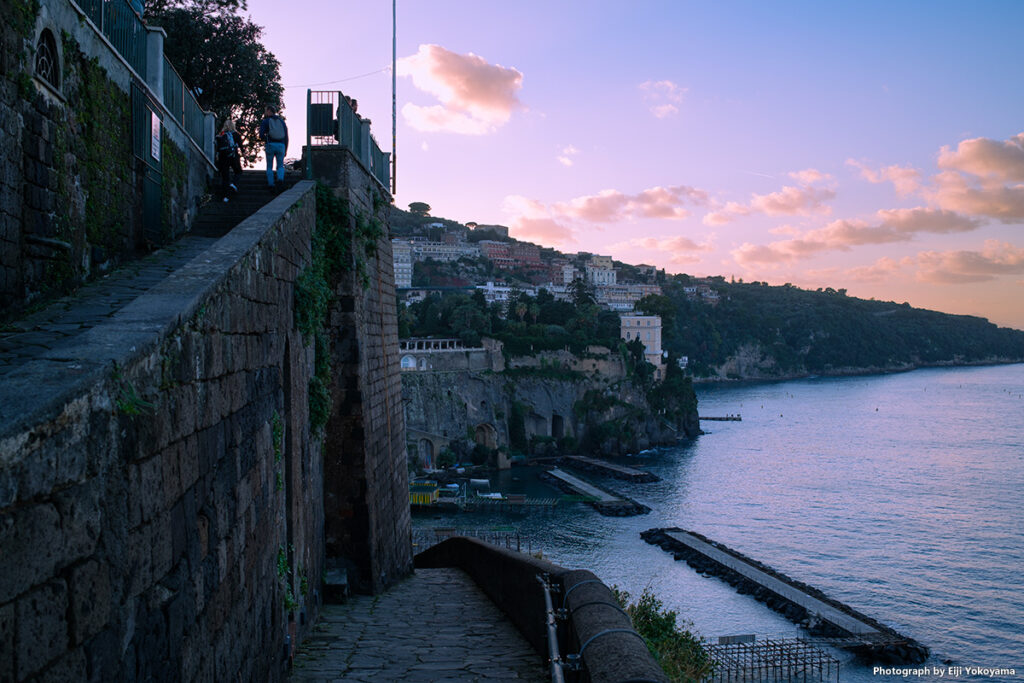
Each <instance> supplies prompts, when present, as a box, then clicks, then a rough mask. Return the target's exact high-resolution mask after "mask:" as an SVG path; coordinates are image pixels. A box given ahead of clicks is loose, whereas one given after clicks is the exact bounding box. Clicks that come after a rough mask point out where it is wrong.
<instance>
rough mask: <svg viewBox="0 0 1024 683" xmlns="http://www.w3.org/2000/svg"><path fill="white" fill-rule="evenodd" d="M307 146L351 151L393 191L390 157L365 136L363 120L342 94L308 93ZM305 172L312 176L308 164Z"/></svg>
mask: <svg viewBox="0 0 1024 683" xmlns="http://www.w3.org/2000/svg"><path fill="white" fill-rule="evenodd" d="M306 146H307V147H309V148H310V149H312V148H315V147H342V148H344V149H348V150H351V152H352V154H353V155H354V156H355V157H356V158H357V159H359V161H360V162H361V163H362V164H363V166H365V167H366V169H367V170H368V171H369V172H370V174H371V175H372V176H373V177H374V179H376V180H377V182H379V183H380V184H381V186H382V187H383V188H384V189H385V190H388V191H390V187H391V166H390V160H391V155H390V154H389V153H388V152H382V151H381V149H380V146H379V145H378V144H377V141H376V140H375V139H374V137H373V135H364V133H363V120H362V119H361V118H360V117H359V115H358V114H356V112H355V111H353V110H352V106H351V104H350V103H349V100H348V98H346V97H345V95H344V94H343V93H342V92H341V91H340V90H307V91H306ZM306 172H307V176H309V175H310V174H311V173H312V167H311V166H310V165H309V163H308V162H307V168H306Z"/></svg>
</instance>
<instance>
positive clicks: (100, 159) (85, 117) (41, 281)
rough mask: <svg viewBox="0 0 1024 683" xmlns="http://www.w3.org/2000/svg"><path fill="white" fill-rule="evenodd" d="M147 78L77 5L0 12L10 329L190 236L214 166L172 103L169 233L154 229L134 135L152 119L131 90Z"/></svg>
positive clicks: (165, 227) (1, 162)
mask: <svg viewBox="0 0 1024 683" xmlns="http://www.w3.org/2000/svg"><path fill="white" fill-rule="evenodd" d="M119 1H120V0H119ZM48 41H50V42H48ZM44 43H46V44H47V45H49V48H47V49H45V50H44V48H43V47H42V46H43V44H44ZM41 52H46V53H47V54H49V57H50V61H51V62H54V63H55V68H54V70H53V71H52V72H51V76H50V79H52V80H53V81H54V82H50V80H49V79H48V78H46V77H44V75H43V74H42V73H41V71H40V65H39V64H37V57H39V55H40V53H41ZM51 52H52V54H50V53H51ZM160 57H161V58H162V55H160ZM44 61H45V60H44ZM144 77H145V74H136V73H134V71H132V69H131V68H130V67H129V66H128V65H127V64H126V63H125V62H124V61H123V60H121V59H120V58H119V57H118V56H117V54H116V53H115V52H114V51H113V50H112V49H111V48H110V46H109V44H108V43H106V42H105V39H104V38H103V37H102V36H101V35H100V34H99V33H98V31H97V30H96V29H95V28H94V27H93V26H92V25H91V23H90V22H88V21H87V20H86V19H85V18H84V15H81V14H80V13H79V11H78V10H77V9H76V7H75V5H74V4H73V3H71V2H68V0H10V1H9V2H4V3H0V137H2V139H3V144H2V145H0V321H2V320H4V319H10V318H12V317H14V316H16V315H17V314H18V313H20V312H21V311H23V310H24V309H25V307H26V306H29V305H32V304H35V303H39V302H43V301H45V300H46V299H47V298H50V297H52V296H55V295H59V294H62V293H65V292H67V291H69V290H72V289H74V288H75V287H77V286H78V285H79V284H81V283H82V282H84V281H85V280H88V279H90V278H92V277H95V276H97V275H100V274H102V273H105V272H107V271H109V270H110V269H111V268H113V267H115V266H116V265H118V264H119V263H122V262H124V261H125V260H127V259H130V258H132V257H133V256H135V255H137V254H138V253H140V252H143V251H147V250H149V249H151V248H152V247H154V246H157V245H159V244H162V243H165V242H167V241H169V240H171V239H173V238H174V237H176V236H178V235H180V234H181V233H182V232H184V231H185V230H187V229H188V226H189V225H190V223H191V221H192V219H193V218H194V217H195V214H196V211H197V207H198V198H199V197H201V196H202V195H203V194H204V193H205V191H206V185H207V178H208V176H209V175H210V173H211V172H212V164H211V163H210V161H209V160H208V159H207V157H206V156H205V154H204V153H203V152H202V151H201V150H199V149H198V148H197V147H196V146H195V144H194V143H192V142H191V141H190V140H189V139H188V138H187V136H186V135H185V134H184V132H183V131H182V129H181V127H180V126H179V125H178V124H177V123H176V122H175V121H174V120H173V119H172V118H171V117H170V116H169V115H167V114H166V112H164V111H163V110H162V109H161V108H160V105H159V103H158V102H157V101H156V100H158V99H159V97H162V93H159V94H158V97H154V98H153V99H154V107H155V111H157V112H158V113H159V115H160V116H161V118H162V125H161V142H160V147H161V150H162V151H163V153H162V154H161V157H162V160H163V163H162V177H161V183H162V191H161V195H162V197H161V200H162V206H161V207H160V208H161V210H160V217H161V226H160V229H159V230H154V227H153V226H149V230H148V231H147V230H144V229H143V183H144V180H143V178H144V175H145V164H144V162H143V161H141V160H140V159H139V158H137V156H136V155H135V154H134V153H133V144H132V131H133V123H140V124H145V125H146V126H148V125H149V121H148V118H147V119H146V120H145V121H141V122H133V116H135V117H137V116H140V115H143V114H144V115H145V116H147V117H148V113H145V110H144V109H143V110H140V111H141V112H143V114H140V112H138V111H137V112H133V107H132V89H133V88H135V89H137V90H138V91H139V92H146V85H145V82H144V80H143V79H144ZM147 152H148V150H147Z"/></svg>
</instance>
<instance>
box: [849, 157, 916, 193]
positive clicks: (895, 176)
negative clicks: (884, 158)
mask: <svg viewBox="0 0 1024 683" xmlns="http://www.w3.org/2000/svg"><path fill="white" fill-rule="evenodd" d="M846 163H847V164H849V165H850V166H854V167H855V168H858V169H860V175H861V177H862V178H864V179H865V180H867V181H868V182H869V183H876V184H877V183H885V182H889V183H892V185H893V188H895V190H896V192H897V194H899V195H901V196H904V197H905V196H907V195H911V194H913V193H915V192H917V191H918V190H919V189H921V172H920V171H918V170H917V169H916V168H912V167H910V166H897V165H893V166H885V167H883V168H880V169H878V170H874V169H871V168H868V167H867V166H866V165H864V164H863V163H861V162H859V161H857V160H856V159H847V160H846Z"/></svg>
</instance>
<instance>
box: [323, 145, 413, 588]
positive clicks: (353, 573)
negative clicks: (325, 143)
mask: <svg viewBox="0 0 1024 683" xmlns="http://www.w3.org/2000/svg"><path fill="white" fill-rule="evenodd" d="M312 162H313V169H314V174H315V175H317V177H322V178H323V179H324V180H325V181H326V182H327V183H328V184H330V185H332V186H335V187H338V188H339V190H338V192H339V193H340V194H341V195H342V197H343V198H344V199H345V200H346V201H347V202H348V205H349V209H350V213H351V214H352V218H353V220H354V221H357V222H358V221H378V222H379V223H380V224H381V225H386V223H385V221H386V205H385V203H384V202H386V201H387V200H388V196H387V193H386V191H385V190H384V189H383V188H381V187H380V186H379V185H377V183H376V181H375V180H374V179H373V178H372V176H370V175H369V174H368V173H367V171H366V169H364V168H363V166H362V165H361V164H360V163H359V162H358V160H357V159H356V158H355V157H354V156H352V155H351V154H350V153H349V152H348V151H347V150H343V149H328V150H318V149H315V150H314V154H313V157H312ZM356 251H357V252H358V251H359V250H358V249H357V250H356ZM356 258H362V256H360V255H357V256H356ZM338 294H339V299H338V305H336V306H334V307H333V308H332V310H331V312H330V335H331V354H332V360H333V364H334V367H335V368H336V369H337V370H336V372H335V383H334V385H333V386H332V387H331V393H332V396H333V397H334V410H333V411H332V413H331V416H330V418H329V420H328V423H327V427H326V430H327V439H326V451H325V453H324V506H325V516H326V529H325V533H326V544H327V558H328V562H329V563H332V564H334V565H336V566H339V567H343V568H345V569H346V570H347V571H348V574H349V582H350V583H351V584H352V585H353V586H355V587H356V588H357V589H358V590H363V591H372V592H379V591H381V590H383V589H384V588H386V587H388V586H389V585H391V584H392V583H393V582H395V581H396V580H398V579H399V578H401V577H403V576H405V575H407V574H409V573H410V572H411V571H412V521H411V518H410V513H409V485H408V464H407V456H406V444H405V417H404V407H403V405H404V404H403V402H402V383H401V375H400V371H399V360H400V354H399V352H398V318H397V299H396V296H395V285H394V264H393V260H392V254H391V239H390V235H389V234H388V233H387V230H386V229H385V230H383V232H382V233H381V234H380V235H379V236H378V238H377V240H376V249H375V250H374V253H373V254H370V255H369V256H368V257H367V258H366V259H365V269H363V270H362V272H360V269H359V268H358V267H357V268H355V269H354V270H353V271H352V272H351V273H349V274H348V275H347V276H346V278H345V281H344V282H343V284H342V285H341V287H340V289H339V292H338Z"/></svg>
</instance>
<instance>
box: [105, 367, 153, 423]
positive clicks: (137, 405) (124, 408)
mask: <svg viewBox="0 0 1024 683" xmlns="http://www.w3.org/2000/svg"><path fill="white" fill-rule="evenodd" d="M111 379H113V380H114V386H115V387H116V389H117V398H115V399H114V405H115V406H117V409H118V411H120V412H121V413H123V414H125V415H128V416H130V417H136V416H139V415H152V414H153V412H154V411H155V410H156V406H155V405H154V404H153V403H150V402H149V401H147V400H145V399H144V398H142V397H141V396H140V395H139V392H138V390H137V389H136V388H135V384H133V383H132V381H131V380H129V379H128V378H127V377H125V376H124V373H123V372H122V371H121V368H120V366H118V365H117V364H115V365H114V370H113V372H112V373H111Z"/></svg>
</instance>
